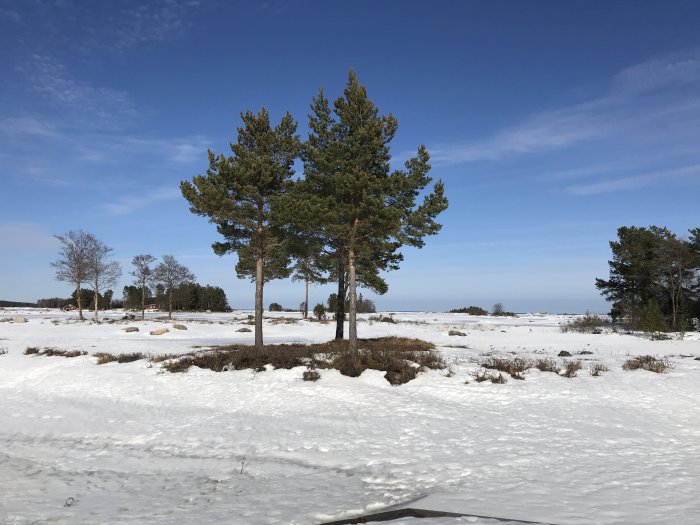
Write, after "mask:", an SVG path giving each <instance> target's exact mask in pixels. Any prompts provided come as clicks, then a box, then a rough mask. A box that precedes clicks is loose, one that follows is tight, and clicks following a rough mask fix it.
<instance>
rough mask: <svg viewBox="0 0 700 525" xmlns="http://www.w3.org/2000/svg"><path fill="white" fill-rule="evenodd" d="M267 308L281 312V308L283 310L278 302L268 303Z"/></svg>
mask: <svg viewBox="0 0 700 525" xmlns="http://www.w3.org/2000/svg"><path fill="white" fill-rule="evenodd" d="M268 310H269V311H270V312H281V311H282V310H284V308H282V305H281V304H279V303H270V307H269V308H268Z"/></svg>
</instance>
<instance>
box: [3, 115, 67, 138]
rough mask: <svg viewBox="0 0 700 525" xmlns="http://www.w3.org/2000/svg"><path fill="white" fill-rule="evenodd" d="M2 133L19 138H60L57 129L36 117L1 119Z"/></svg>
mask: <svg viewBox="0 0 700 525" xmlns="http://www.w3.org/2000/svg"><path fill="white" fill-rule="evenodd" d="M0 133H3V134H5V135H9V136H13V137H18V136H27V135H29V136H39V137H58V136H59V133H58V131H57V130H56V127H55V126H54V125H53V124H51V123H49V122H46V121H43V120H40V119H37V118H34V117H8V118H3V119H0Z"/></svg>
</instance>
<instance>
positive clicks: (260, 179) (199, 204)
mask: <svg viewBox="0 0 700 525" xmlns="http://www.w3.org/2000/svg"><path fill="white" fill-rule="evenodd" d="M310 109H311V112H310V114H309V122H308V126H309V133H308V136H307V139H306V140H305V141H303V142H302V140H301V138H300V137H299V135H297V133H296V131H297V123H296V122H295V120H294V119H293V118H292V116H291V115H290V114H289V113H286V114H285V115H284V116H283V117H282V119H281V120H280V122H279V123H278V124H277V125H276V126H273V125H272V124H271V123H270V115H269V113H268V112H267V110H266V109H265V108H263V109H262V110H261V111H260V112H258V113H257V114H254V113H253V112H251V111H245V112H244V113H242V114H241V119H242V121H243V124H242V126H240V127H239V128H238V132H237V140H236V141H235V142H232V143H231V152H232V155H230V156H225V155H224V154H218V155H217V154H215V153H214V152H213V151H211V150H209V168H208V169H207V171H206V174H205V175H197V176H195V177H194V178H193V179H192V180H191V181H183V182H182V183H181V185H180V188H181V191H182V194H183V196H184V197H185V199H186V200H187V201H188V202H189V204H190V211H191V212H192V213H195V214H197V215H201V216H204V217H207V218H208V219H209V222H211V223H213V224H215V225H216V229H217V231H218V233H219V234H220V235H221V237H222V240H221V241H219V242H215V243H213V245H212V248H213V250H214V253H216V254H217V255H224V254H226V253H231V252H233V253H236V254H237V256H238V262H237V264H236V273H237V275H238V277H239V278H250V279H251V280H252V281H254V282H255V346H256V347H257V348H259V349H260V348H262V345H263V332H262V313H263V304H264V303H263V289H264V284H265V283H266V282H269V281H270V280H272V279H280V278H286V277H289V276H290V275H291V274H292V273H294V276H295V278H296V279H299V280H304V282H305V283H306V287H307V297H306V300H305V306H306V308H305V310H306V314H307V315H308V284H309V283H310V282H334V283H336V284H337V294H336V295H337V297H338V298H342V300H338V301H336V304H335V305H334V306H335V318H336V334H335V335H336V338H337V339H342V338H343V336H344V319H345V312H346V302H347V308H348V310H349V312H348V313H349V348H350V351H351V352H352V353H353V356H354V358H355V359H356V358H357V357H358V342H357V306H358V298H357V287H358V286H362V287H365V288H367V289H370V290H372V291H374V292H376V293H378V294H383V293H385V292H386V291H387V290H388V285H387V283H386V281H385V280H384V278H383V277H382V275H381V274H382V272H385V271H389V270H395V269H398V268H399V264H400V262H401V261H402V260H403V255H402V254H401V252H400V249H401V247H402V246H405V245H407V246H412V247H416V248H420V247H422V246H423V244H424V237H426V236H429V235H434V234H437V233H438V231H439V230H440V228H441V225H440V224H438V223H437V222H436V220H435V219H436V217H437V215H439V214H440V213H441V212H442V211H444V210H445V209H446V208H447V199H446V197H445V196H444V186H443V183H442V181H438V182H436V183H435V184H434V185H433V186H432V188H430V191H428V189H427V188H428V186H429V185H430V183H431V181H432V179H431V177H429V176H428V172H429V170H430V164H429V159H430V156H429V154H428V151H427V150H426V148H425V147H424V146H420V147H419V148H418V150H417V153H416V155H415V156H414V157H412V158H410V159H409V160H407V161H406V162H405V163H404V166H403V169H394V170H392V169H391V168H390V162H391V153H390V143H391V141H392V140H393V138H394V136H395V134H396V131H397V127H398V123H397V120H396V118H395V117H394V116H393V115H391V114H389V115H381V114H380V113H379V110H378V108H377V107H376V106H375V105H374V103H373V102H372V101H371V100H370V99H369V98H368V96H367V91H366V88H365V87H364V86H362V85H361V84H360V82H359V80H358V78H357V76H356V75H355V74H354V73H353V72H352V71H351V72H350V74H349V77H348V81H347V84H346V86H345V89H344V91H343V94H342V96H339V97H338V98H336V99H335V101H334V102H333V104H332V107H331V103H330V101H329V100H328V99H327V98H326V97H325V95H324V92H323V90H322V89H320V90H319V92H318V94H317V95H316V96H315V97H313V98H312V102H311V106H310ZM297 159H300V160H301V161H302V162H303V167H304V168H303V173H302V174H300V176H298V177H296V178H295V177H294V175H295V171H294V168H293V166H294V163H295V161H296V160H297ZM420 197H422V199H421V200H420V202H419V198H420ZM346 299H347V301H346Z"/></svg>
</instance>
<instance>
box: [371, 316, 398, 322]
mask: <svg viewBox="0 0 700 525" xmlns="http://www.w3.org/2000/svg"><path fill="white" fill-rule="evenodd" d="M369 320H370V321H377V322H378V323H391V324H396V321H395V320H394V318H393V317H391V315H375V316H373V317H370V318H369Z"/></svg>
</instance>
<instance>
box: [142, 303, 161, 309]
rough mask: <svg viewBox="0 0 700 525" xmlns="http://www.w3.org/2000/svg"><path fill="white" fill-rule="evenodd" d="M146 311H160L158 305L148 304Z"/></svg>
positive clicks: (145, 307)
mask: <svg viewBox="0 0 700 525" xmlns="http://www.w3.org/2000/svg"><path fill="white" fill-rule="evenodd" d="M143 309H144V310H158V305H157V304H147V305H146V306H144V308H143Z"/></svg>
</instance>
